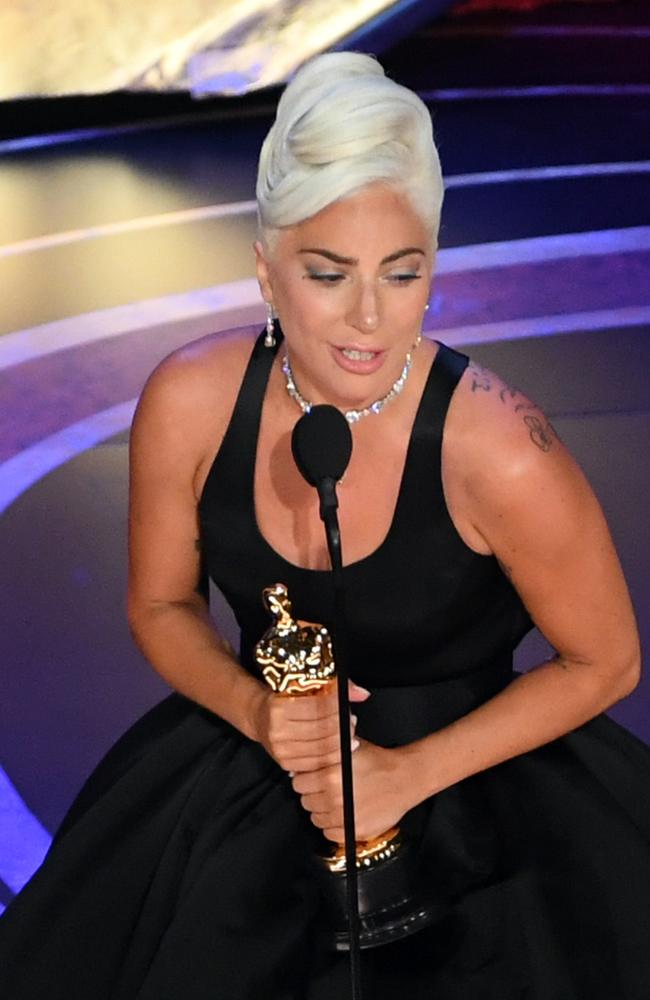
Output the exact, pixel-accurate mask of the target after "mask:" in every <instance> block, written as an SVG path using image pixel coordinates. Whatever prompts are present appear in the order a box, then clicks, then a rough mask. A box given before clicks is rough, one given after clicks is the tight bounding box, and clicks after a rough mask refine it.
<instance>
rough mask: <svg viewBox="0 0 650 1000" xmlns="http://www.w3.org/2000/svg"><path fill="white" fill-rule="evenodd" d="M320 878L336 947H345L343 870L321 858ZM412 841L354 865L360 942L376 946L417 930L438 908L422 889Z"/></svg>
mask: <svg viewBox="0 0 650 1000" xmlns="http://www.w3.org/2000/svg"><path fill="white" fill-rule="evenodd" d="M321 873H322V874H321V883H322V891H323V897H324V902H325V906H326V909H327V912H328V917H329V922H330V924H331V926H332V929H333V938H334V947H335V949H336V950H337V951H348V949H349V946H350V944H349V936H348V916H347V914H348V909H347V897H346V892H347V878H346V875H345V872H344V871H332V869H331V868H330V867H329V865H328V863H327V860H321ZM420 882H421V879H419V878H418V872H417V866H416V863H415V853H414V850H413V847H412V846H411V845H410V844H408V843H406V844H400V846H399V848H398V849H397V850H396V851H395V853H394V854H393V855H392V857H390V858H388V860H383V861H381V862H380V863H378V864H376V865H375V866H373V867H369V868H367V869H364V868H363V867H362V866H358V869H357V886H358V896H359V921H360V934H359V944H360V946H361V948H376V947H378V946H379V945H382V944H387V943H388V942H389V941H397V940H399V939H400V938H403V937H408V936H409V935H410V934H415V932H416V931H419V930H420V929H421V928H422V927H425V926H426V925H427V924H430V923H431V922H432V921H433V920H434V919H435V917H436V915H437V908H436V907H435V906H433V905H432V904H431V903H429V902H428V901H426V900H425V899H424V898H423V897H422V896H421V894H420V891H419V889H418V885H419V883H420Z"/></svg>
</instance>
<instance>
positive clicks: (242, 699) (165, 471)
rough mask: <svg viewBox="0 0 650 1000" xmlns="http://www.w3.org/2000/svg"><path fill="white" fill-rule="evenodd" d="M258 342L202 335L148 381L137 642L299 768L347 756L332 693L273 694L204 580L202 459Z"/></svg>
mask: <svg viewBox="0 0 650 1000" xmlns="http://www.w3.org/2000/svg"><path fill="white" fill-rule="evenodd" d="M250 347H251V342H250V340H249V339H244V340H242V338H240V339H239V341H237V340H235V341H233V342H232V343H228V342H226V343H225V344H219V345H216V350H215V344H214V343H212V345H211V346H210V343H209V342H201V341H199V342H197V344H193V345H190V346H189V347H188V348H186V349H184V350H182V351H180V352H176V353H175V354H174V355H171V356H170V357H169V358H168V359H167V360H166V361H165V362H163V364H162V365H160V366H159V367H158V368H157V369H156V371H155V372H154V373H153V375H152V376H151V377H150V379H149V381H148V382H147V385H146V386H145V389H144V391H143V393H142V396H141V399H140V402H139V404H138V408H137V411H136V414H135V419H134V422H133V428H132V432H131V443H130V494H129V575H128V598H127V613H128V621H129V626H130V628H131V632H132V635H133V637H134V639H135V642H136V643H137V645H138V647H139V648H140V649H141V651H142V652H143V654H144V655H145V656H146V658H147V659H148V661H149V662H150V663H151V665H152V666H153V667H154V668H155V669H156V670H157V672H158V673H159V674H160V675H161V676H162V677H163V678H164V679H165V680H166V681H167V682H168V683H169V684H170V685H171V686H172V687H174V688H175V689H176V690H177V691H179V692H181V693H182V694H184V695H186V696H187V697H188V698H191V699H192V700H193V701H196V702H197V703H198V704H200V705H203V706H205V707H206V708H208V709H210V711H212V712H214V713H215V714H217V715H219V716H220V717H221V718H223V719H225V720H226V721H228V722H229V723H231V724H232V725H233V726H235V727H236V728H237V729H238V730H240V732H242V733H243V734H244V735H245V736H247V737H249V738H250V739H252V740H257V741H259V742H260V743H262V745H263V746H264V747H265V749H266V750H267V751H268V752H269V753H270V754H271V755H272V756H273V757H274V758H275V759H276V760H277V761H278V762H279V763H280V764H281V766H283V767H285V768H286V769H287V770H296V769H297V768H298V767H308V766H324V765H326V764H330V763H335V762H337V761H338V760H339V759H340V758H339V754H340V749H339V739H338V716H337V711H338V710H337V702H336V695H335V693H334V692H331V693H330V694H328V695H323V696H322V697H321V696H319V697H318V698H307V699H299V698H295V699H294V698H274V697H272V696H271V691H270V689H269V688H268V687H267V686H266V685H265V684H264V683H263V682H262V681H258V680H257V679H256V678H254V677H251V675H250V674H249V673H248V672H247V671H246V670H244V669H243V668H242V667H241V666H240V664H239V663H238V662H237V660H236V658H235V656H234V654H233V653H232V651H231V650H230V649H229V648H228V647H227V645H226V643H224V642H223V640H222V639H221V637H220V636H219V635H218V633H217V631H216V629H215V626H214V623H213V622H212V619H211V618H210V615H209V612H208V608H207V606H206V604H205V601H204V600H203V598H202V597H201V596H200V595H199V594H198V593H197V589H196V588H197V585H198V580H199V563H200V552H199V521H198V510H197V501H198V496H199V494H200V489H201V485H202V483H200V482H199V479H200V476H201V473H200V469H201V468H202V467H203V469H204V470H205V459H206V456H207V461H208V462H209V461H210V458H211V456H212V454H213V453H214V451H215V450H216V448H217V447H218V445H219V437H220V435H221V436H222V435H223V433H224V432H225V427H226V426H227V423H228V420H229V417H230V413H231V412H232V408H233V405H234V400H235V396H236V394H237V390H238V388H239V384H240V381H241V376H242V371H243V368H244V366H245V363H246V360H247V358H248V354H249V352H250ZM215 358H216V361H215ZM204 474H205V472H203V475H204ZM354 697H357V698H360V697H363V696H362V695H360V694H359V693H358V692H357V694H356V695H355V694H353V698H354Z"/></svg>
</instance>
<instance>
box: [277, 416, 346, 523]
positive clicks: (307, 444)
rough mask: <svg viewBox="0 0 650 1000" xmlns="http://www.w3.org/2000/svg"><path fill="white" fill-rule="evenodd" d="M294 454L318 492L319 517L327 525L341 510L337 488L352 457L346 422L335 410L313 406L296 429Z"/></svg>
mask: <svg viewBox="0 0 650 1000" xmlns="http://www.w3.org/2000/svg"><path fill="white" fill-rule="evenodd" d="M291 451H292V453H293V458H294V461H295V463H296V465H297V466H298V469H299V471H300V472H301V474H302V476H303V477H304V478H305V479H306V480H307V482H308V483H309V485H310V486H315V487H316V489H317V490H318V496H319V498H320V516H321V519H322V520H323V521H325V520H326V519H328V514H329V512H330V511H334V510H336V508H337V507H338V499H337V496H336V484H337V483H338V481H339V479H341V477H342V476H343V473H344V472H345V470H346V469H347V467H348V463H349V461H350V456H351V455H352V433H351V431H350V427H349V424H348V422H347V420H346V419H345V417H344V416H343V414H342V413H341V412H340V410H337V409H336V407H335V406H329V405H327V404H323V405H320V406H312V408H311V409H310V410H309V412H308V413H304V414H303V415H302V417H301V418H300V420H299V421H298V422H297V424H296V425H295V427H294V429H293V433H292V435H291Z"/></svg>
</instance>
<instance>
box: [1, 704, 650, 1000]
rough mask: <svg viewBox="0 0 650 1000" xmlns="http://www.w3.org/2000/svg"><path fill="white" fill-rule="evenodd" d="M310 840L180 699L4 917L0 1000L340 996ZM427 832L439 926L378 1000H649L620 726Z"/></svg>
mask: <svg viewBox="0 0 650 1000" xmlns="http://www.w3.org/2000/svg"><path fill="white" fill-rule="evenodd" d="M407 825H408V821H407ZM314 835H315V831H314V829H313V827H312V826H311V824H310V822H309V818H308V817H307V816H306V814H305V813H304V812H303V810H302V809H301V807H300V804H299V802H298V801H297V799H296V796H295V794H294V792H293V790H292V788H291V784H290V782H289V780H288V778H287V776H286V775H285V774H284V772H282V771H281V769H280V768H278V767H277V765H276V764H275V763H274V762H273V761H272V760H271V759H270V758H269V757H268V756H267V755H266V754H265V752H264V751H263V749H262V748H261V747H260V746H259V745H257V744H254V743H251V742H250V741H248V740H246V739H245V738H243V737H242V736H241V735H240V734H239V733H237V732H236V731H235V730H233V729H232V728H231V727H230V726H228V725H227V724H226V723H224V722H222V721H221V720H219V719H218V718H216V717H215V716H213V715H212V714H211V713H209V712H207V711H206V710H204V709H202V708H200V707H198V706H196V705H194V704H193V703H192V702H190V701H188V700H187V699H185V698H183V697H181V696H180V695H172V696H170V697H169V698H167V699H166V700H165V701H164V702H162V703H161V704H160V705H158V706H156V707H155V708H154V709H153V710H152V711H151V712H149V713H148V714H147V715H146V716H145V717H144V718H143V719H141V720H140V721H139V722H138V723H136V725H135V726H134V727H133V728H132V729H131V730H129V732H128V733H126V734H125V735H124V736H123V737H122V739H121V740H120V741H119V742H118V743H117V744H116V745H115V746H114V747H113V749H112V750H111V751H110V753H109V754H108V755H107V757H106V758H105V759H104V760H103V761H102V763H101V764H100V765H99V767H98V768H97V769H96V771H95V772H94V774H93V775H92V776H91V778H90V779H89V781H88V782H87V783H86V785H85V787H84V788H83V790H82V792H81V793H80V795H79V796H78V798H77V800H76V802H75V803H74V805H73V807H72V809H71V810H70V812H69V814H68V816H67V817H66V819H65V821H64V823H63V825H62V827H61V829H60V831H59V833H58V835H57V837H56V838H55V841H54V844H53V846H52V848H51V850H50V852H49V854H48V857H47V858H46V860H45V863H44V864H43V866H42V867H41V869H40V870H39V871H38V872H37V873H36V875H35V876H34V878H33V879H32V880H31V882H30V883H29V884H28V885H27V886H26V887H25V889H24V890H23V892H22V893H21V894H20V895H19V896H18V897H17V898H16V900H15V901H14V902H13V903H12V904H11V905H10V906H9V908H8V909H7V911H6V913H5V914H4V915H3V917H2V918H0V996H1V997H2V998H3V1000H252V998H255V1000H335V998H336V1000H343V998H345V997H346V996H347V995H348V994H347V990H348V968H347V958H346V956H345V955H344V954H340V953H339V954H337V953H336V952H332V951H330V950H329V949H328V948H327V947H326V946H325V944H324V942H325V940H326V934H325V931H326V928H325V927H324V921H325V916H324V911H323V907H322V902H321V898H320V894H319V889H318V884H317V880H316V879H315V878H314V869H313V860H312V858H313V845H314ZM417 837H418V843H419V845H420V852H421V863H422V869H423V877H424V878H425V880H426V883H427V890H428V892H429V894H430V896H431V898H432V899H434V900H435V901H436V904H437V909H438V911H439V917H438V918H437V919H436V920H435V921H434V923H433V924H432V925H430V926H429V927H428V928H426V929H425V930H422V931H420V932H419V933H418V934H416V935H413V936H412V937H411V938H407V939H404V940H403V941H399V942H395V943H392V944H389V945H386V946H384V947H381V948H377V949H372V950H369V951H365V952H364V953H363V980H364V996H365V997H366V998H367V1000H384V998H385V1000H389V998H390V1000H396V998H399V1000H402V998H409V1000H419V998H425V997H426V998H427V1000H429V998H430V1000H515V998H516V1000H648V997H649V996H650V946H649V944H650V751H649V750H648V748H647V747H646V746H645V745H644V744H642V743H641V742H640V741H638V740H637V739H636V738H635V737H633V736H631V735H630V734H629V733H627V731H625V730H624V729H622V728H621V727H620V726H617V725H616V724H615V723H613V722H612V721H611V720H609V719H608V718H606V717H604V716H600V717H598V718H597V719H595V720H593V721H592V722H590V723H588V724H587V725H585V726H583V727H581V728H580V729H579V730H577V731H575V732H574V733H571V734H570V735H568V736H566V737H564V738H562V739H560V740H557V741H555V742H553V743H551V744H549V745H548V746H546V747H542V748H541V749H539V750H536V751H533V752H531V753H528V754H525V755H523V756H521V757H518V758H516V759H515V760H512V761H509V762H507V763H505V764H502V765H499V766H498V767H495V768H492V769H491V770H489V771H486V772H484V773H482V774H479V775H477V776H475V777H472V778H469V779H467V780H465V781H463V782H461V783H459V784H458V785H456V786H454V787H452V788H450V789H448V790H446V791H445V792H442V793H441V794H439V795H438V796H436V797H435V798H434V799H432V800H429V801H428V802H426V803H424V804H423V806H422V807H420V808H419V811H418V834H417Z"/></svg>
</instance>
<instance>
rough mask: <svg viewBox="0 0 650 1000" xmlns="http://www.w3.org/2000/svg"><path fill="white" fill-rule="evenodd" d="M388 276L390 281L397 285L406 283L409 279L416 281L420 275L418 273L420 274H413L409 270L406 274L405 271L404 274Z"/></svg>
mask: <svg viewBox="0 0 650 1000" xmlns="http://www.w3.org/2000/svg"><path fill="white" fill-rule="evenodd" d="M388 277H389V280H390V281H393V282H395V284H397V285H406V284H407V283H408V282H409V281H417V279H418V278H421V277H422V275H420V274H413V273H412V272H409V273H408V274H406V273H404V274H390V275H389V276H388Z"/></svg>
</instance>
